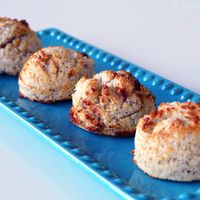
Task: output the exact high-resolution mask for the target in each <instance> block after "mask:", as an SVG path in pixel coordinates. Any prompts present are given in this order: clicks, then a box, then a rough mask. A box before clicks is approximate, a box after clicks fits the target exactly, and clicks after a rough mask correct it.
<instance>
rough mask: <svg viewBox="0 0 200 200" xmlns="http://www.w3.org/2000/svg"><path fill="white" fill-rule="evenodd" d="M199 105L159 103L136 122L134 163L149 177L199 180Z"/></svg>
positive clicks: (191, 103) (192, 103) (190, 103)
mask: <svg viewBox="0 0 200 200" xmlns="http://www.w3.org/2000/svg"><path fill="white" fill-rule="evenodd" d="M199 150H200V104H199V103H194V102H185V103H178V102H173V103H162V104H161V105H160V106H159V107H158V110H157V111H154V112H151V113H150V115H145V116H144V117H143V118H142V119H140V120H139V123H138V125H137V129H136V136H135V151H134V154H135V157H134V161H135V163H136V164H137V166H138V167H139V168H141V169H142V170H143V171H144V172H145V173H147V174H149V175H150V176H152V177H156V178H161V179H169V180H175V181H195V180H200V151H199Z"/></svg>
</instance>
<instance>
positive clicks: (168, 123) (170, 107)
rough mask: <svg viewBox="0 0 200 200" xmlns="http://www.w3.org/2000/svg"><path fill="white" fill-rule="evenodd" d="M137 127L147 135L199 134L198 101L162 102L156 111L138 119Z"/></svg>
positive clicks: (199, 110)
mask: <svg viewBox="0 0 200 200" xmlns="http://www.w3.org/2000/svg"><path fill="white" fill-rule="evenodd" d="M138 128H139V129H141V130H142V131H143V132H144V133H147V134H149V137H164V136H165V137H170V135H171V134H177V135H179V136H181V135H182V136H184V135H185V134H190V132H193V133H194V132H195V133H197V134H200V103H194V102H184V103H179V102H173V103H162V104H160V106H159V107H158V109H157V110H156V111H153V112H151V113H150V114H149V115H145V116H144V117H143V118H142V119H140V121H139V123H138Z"/></svg>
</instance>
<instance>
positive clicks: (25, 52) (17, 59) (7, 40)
mask: <svg viewBox="0 0 200 200" xmlns="http://www.w3.org/2000/svg"><path fill="white" fill-rule="evenodd" d="M40 48H41V44H40V40H39V38H38V37H37V35H36V33H35V32H33V31H32V30H31V29H30V27H29V25H28V24H27V22H26V21H25V20H21V21H18V20H16V19H9V18H0V74H1V73H6V74H9V75H17V74H18V73H19V72H20V70H21V68H22V66H23V64H24V63H25V62H26V60H27V59H28V58H29V56H30V55H31V54H33V53H34V52H36V51H37V50H39V49H40Z"/></svg>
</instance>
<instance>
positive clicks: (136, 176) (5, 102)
mask: <svg viewBox="0 0 200 200" xmlns="http://www.w3.org/2000/svg"><path fill="white" fill-rule="evenodd" d="M38 36H39V37H40V39H41V41H42V45H43V47H47V46H58V45H62V46H64V47H66V48H70V49H73V50H76V51H80V52H85V53H87V54H88V55H89V56H90V57H92V58H93V59H94V60H95V65H96V71H97V72H99V71H102V70H108V69H110V70H115V71H117V70H120V69H123V70H127V71H128V72H130V73H132V74H133V75H134V76H135V77H136V78H137V79H139V81H140V82H141V83H142V84H143V85H145V86H146V87H147V88H148V89H149V90H151V91H152V93H153V94H154V95H155V97H156V104H157V105H158V104H159V103H161V102H171V101H180V102H183V101H187V100H191V101H195V102H200V95H198V94H196V93H194V92H192V91H189V90H187V89H185V88H183V87H181V86H179V85H177V84H174V83H172V82H171V81H169V80H166V79H164V78H162V77H160V76H158V75H156V74H154V73H152V72H149V71H147V70H145V69H143V68H141V67H139V66H137V65H135V64H131V63H129V62H127V61H125V60H123V59H121V58H119V57H116V56H114V55H112V54H110V53H107V52H105V51H103V50H101V49H98V48H96V47H94V46H92V45H89V44H87V43H85V42H83V41H80V40H78V39H76V38H74V37H72V36H70V35H68V34H65V33H63V32H61V31H59V30H57V29H54V28H51V29H46V30H43V31H40V32H38ZM0 106H1V107H3V108H4V109H6V110H7V111H8V112H11V113H12V114H13V115H14V116H15V117H17V118H18V119H20V120H22V121H23V122H24V124H25V125H27V126H30V127H32V128H34V130H35V131H34V132H35V133H37V134H39V135H40V136H42V138H44V139H45V140H47V141H48V142H50V143H51V144H53V145H54V146H55V147H57V148H58V149H59V150H60V151H62V152H64V153H65V154H66V155H67V156H68V157H70V158H71V159H73V160H74V161H76V162H77V163H78V164H79V165H80V166H82V167H83V168H85V169H87V170H89V171H90V172H91V173H92V174H94V175H95V176H96V177H97V178H98V179H99V180H101V181H102V182H103V183H105V184H106V185H107V186H109V187H111V188H112V189H113V191H115V192H117V193H118V194H120V195H121V196H122V198H124V199H136V200H139V199H142V200H150V199H163V200H164V199H165V200H172V199H177V200H178V199H181V200H183V199H185V200H186V199H187V200H190V199H200V182H193V183H181V182H172V181H164V180H158V179H153V178H151V177H149V176H147V175H145V174H144V173H143V172H142V171H140V170H139V169H138V168H137V167H136V166H135V165H134V163H133V162H132V155H131V153H130V152H131V150H132V149H133V148H134V146H133V142H134V139H133V138H113V137H105V136H100V135H96V134H92V133H88V132H86V131H84V130H82V129H80V128H78V127H76V126H74V125H73V124H71V123H70V122H69V115H68V113H69V109H70V107H71V101H67V102H59V103H55V104H48V105H46V104H41V103H37V102H31V101H29V100H28V99H22V98H19V97H18V84H17V77H12V76H7V75H1V76H0Z"/></svg>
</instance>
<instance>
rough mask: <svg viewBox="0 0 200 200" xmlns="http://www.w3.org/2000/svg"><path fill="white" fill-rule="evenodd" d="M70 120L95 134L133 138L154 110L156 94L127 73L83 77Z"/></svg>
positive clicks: (104, 72) (111, 72)
mask: <svg viewBox="0 0 200 200" xmlns="http://www.w3.org/2000/svg"><path fill="white" fill-rule="evenodd" d="M72 103H73V106H72V108H71V110H70V120H71V122H72V123H74V124H75V125H77V126H79V127H81V128H83V129H85V130H87V131H91V132H94V133H98V134H105V135H112V136H132V135H134V133H135V127H136V124H137V122H138V120H139V118H140V117H142V116H143V115H144V114H147V113H149V112H150V111H152V110H154V97H153V96H152V94H151V93H150V92H149V91H148V90H147V89H146V88H145V87H144V86H142V85H140V83H139V82H138V81H137V80H136V79H135V78H134V77H133V76H132V75H131V74H129V73H128V72H126V71H118V72H114V71H102V72H100V73H99V74H96V75H94V76H93V78H86V77H83V78H82V79H81V80H80V81H79V82H78V83H77V85H76V88H75V93H74V94H73V95H72Z"/></svg>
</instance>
